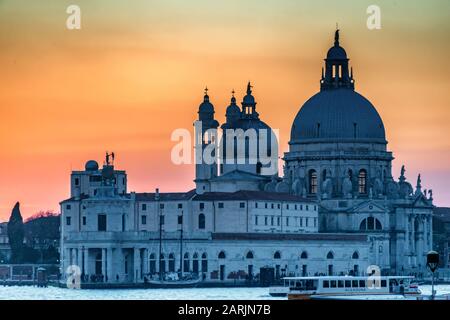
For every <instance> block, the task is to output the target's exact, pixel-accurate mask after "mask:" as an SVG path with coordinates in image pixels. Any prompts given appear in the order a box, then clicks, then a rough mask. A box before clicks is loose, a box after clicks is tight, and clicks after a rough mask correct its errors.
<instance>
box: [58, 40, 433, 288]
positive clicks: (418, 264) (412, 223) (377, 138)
mask: <svg viewBox="0 0 450 320" xmlns="http://www.w3.org/2000/svg"><path fill="white" fill-rule="evenodd" d="M348 63H349V59H348V58H347V54H346V52H345V50H344V49H343V48H342V47H341V46H340V44H339V32H338V31H336V34H335V43H334V45H333V47H331V48H330V50H329V51H328V54H327V57H326V59H325V70H323V71H322V79H321V81H320V92H319V93H317V94H316V95H314V96H313V97H312V98H311V99H309V100H308V101H307V102H306V103H305V104H304V105H303V106H302V108H301V109H300V111H299V113H298V115H297V116H296V118H295V120H294V123H293V125H292V131H291V139H290V142H289V151H288V152H287V153H285V155H284V157H283V161H284V172H283V176H279V175H278V173H277V172H275V173H268V172H269V171H267V170H265V169H267V167H268V166H270V165H269V164H267V163H265V162H264V161H263V157H262V156H261V155H265V156H266V157H271V158H274V159H277V158H278V145H277V141H276V139H275V140H274V139H273V138H272V136H271V135H270V134H269V137H267V136H264V134H266V133H267V132H269V133H271V132H272V129H271V128H270V127H269V126H268V125H267V124H266V123H264V122H263V121H262V120H261V118H260V115H259V113H258V112H257V111H256V100H255V98H254V96H253V95H252V86H251V85H250V83H249V84H248V86H247V94H246V96H244V98H243V101H242V104H241V106H242V107H241V108H240V107H239V106H238V105H237V104H236V98H235V97H234V93H233V96H232V98H231V103H230V105H229V106H228V107H227V109H226V122H225V123H223V124H222V125H221V126H220V127H219V123H218V121H217V120H215V117H214V115H215V109H214V106H213V104H212V103H211V101H210V98H209V96H208V94H207V91H206V92H205V96H204V99H203V102H202V103H201V104H200V106H199V110H198V120H197V121H198V122H200V124H201V126H200V128H201V129H200V130H198V131H197V132H196V135H199V136H200V139H199V141H200V143H199V144H198V145H196V146H195V148H196V153H197V152H201V153H203V152H205V151H206V150H213V152H212V154H213V156H214V157H216V158H217V159H218V161H216V162H214V163H207V162H205V161H197V163H196V176H195V180H194V182H195V184H196V188H195V189H193V190H191V191H188V192H181V193H160V192H159V191H156V192H155V193H135V192H129V191H128V189H127V175H126V172H125V171H121V170H116V169H115V167H114V164H113V160H114V159H113V157H114V155H109V154H107V157H106V159H105V162H104V164H103V166H102V167H101V168H100V167H99V165H98V163H97V162H96V161H93V160H90V161H88V162H87V163H86V165H85V170H83V171H74V172H73V173H72V175H71V197H70V198H69V199H67V200H64V201H62V202H61V213H62V220H61V221H62V224H61V232H62V237H61V255H62V257H61V264H62V265H61V266H62V271H63V273H64V271H65V270H66V269H67V268H68V267H69V266H72V265H75V266H78V267H79V270H80V274H81V275H82V278H83V279H84V280H85V281H103V282H108V283H114V282H116V283H130V282H133V283H139V282H143V281H144V279H145V278H148V277H152V276H154V275H156V274H158V273H159V272H160V271H161V272H178V273H179V274H187V273H189V274H191V273H193V274H197V275H198V276H200V277H202V280H203V281H205V282H217V283H220V282H223V283H231V282H235V283H237V282H245V281H252V280H253V279H259V275H260V274H262V272H263V270H266V269H268V270H272V271H273V276H274V278H277V277H281V276H283V275H318V274H366V273H367V272H368V268H369V266H370V270H374V269H379V271H380V272H381V273H393V274H409V273H419V272H423V271H424V268H425V260H424V259H425V254H426V252H427V251H428V250H430V249H431V247H432V211H433V205H432V192H431V190H430V192H428V193H427V192H426V190H425V191H422V186H421V180H420V176H419V177H418V179H417V185H416V189H415V190H414V189H413V188H412V186H411V184H410V183H409V182H407V181H406V177H405V170H404V167H403V168H402V172H401V174H400V177H399V179H398V181H397V180H395V179H394V178H393V175H392V166H391V165H392V160H393V159H394V158H393V155H392V152H390V151H388V150H387V141H386V137H385V130H384V126H383V122H382V120H381V117H380V116H379V114H378V112H377V111H376V109H375V107H374V106H373V105H372V104H371V103H370V102H369V101H368V100H367V99H365V98H364V97H363V96H361V95H360V94H358V93H357V92H356V91H355V89H354V86H355V81H354V78H353V72H352V70H351V69H349V64H348ZM198 122H196V124H198ZM197 128H198V127H197V126H196V129H197ZM219 130H222V135H221V138H220V139H219V135H217V132H218V131H219ZM230 130H232V131H230ZM233 130H234V132H236V131H241V133H242V132H243V134H240V135H239V134H237V135H236V136H233V137H232V138H230V134H231V133H232V132H233ZM249 131H252V132H253V134H254V135H255V137H256V139H257V140H258V141H261V140H263V141H265V142H266V143H264V144H262V145H263V147H261V145H258V146H257V149H256V156H255V157H254V158H252V157H251V156H250V154H251V152H250V148H251V147H250V146H249V144H248V139H249V138H248V137H249V136H248V135H246V134H245V133H246V132H249ZM233 142H234V143H236V144H239V142H242V146H244V147H243V154H240V152H239V150H238V149H237V148H235V147H234V146H233V147H232V148H231V149H230V148H227V147H229V145H230V143H233ZM215 144H217V145H219V148H215V147H214V145H215ZM217 150H219V151H217ZM230 150H231V151H230ZM229 159H231V160H232V161H227V160H229ZM237 160H242V161H237ZM272 165H273V163H272Z"/></svg>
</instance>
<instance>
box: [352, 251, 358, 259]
mask: <svg viewBox="0 0 450 320" xmlns="http://www.w3.org/2000/svg"><path fill="white" fill-rule="evenodd" d="M352 259H359V253H358V251H355V252H353V254H352Z"/></svg>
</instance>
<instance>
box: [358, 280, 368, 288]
mask: <svg viewBox="0 0 450 320" xmlns="http://www.w3.org/2000/svg"><path fill="white" fill-rule="evenodd" d="M365 286H366V281H365V280H359V287H360V288H364V287H365Z"/></svg>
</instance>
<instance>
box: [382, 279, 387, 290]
mask: <svg viewBox="0 0 450 320" xmlns="http://www.w3.org/2000/svg"><path fill="white" fill-rule="evenodd" d="M386 286H387V283H386V280H381V287H384V288H386Z"/></svg>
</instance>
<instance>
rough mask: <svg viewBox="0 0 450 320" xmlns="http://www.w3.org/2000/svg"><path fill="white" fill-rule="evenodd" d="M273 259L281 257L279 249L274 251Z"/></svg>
mask: <svg viewBox="0 0 450 320" xmlns="http://www.w3.org/2000/svg"><path fill="white" fill-rule="evenodd" d="M273 258H274V259H281V253H280V251H277V252H275V254H274V255H273Z"/></svg>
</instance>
